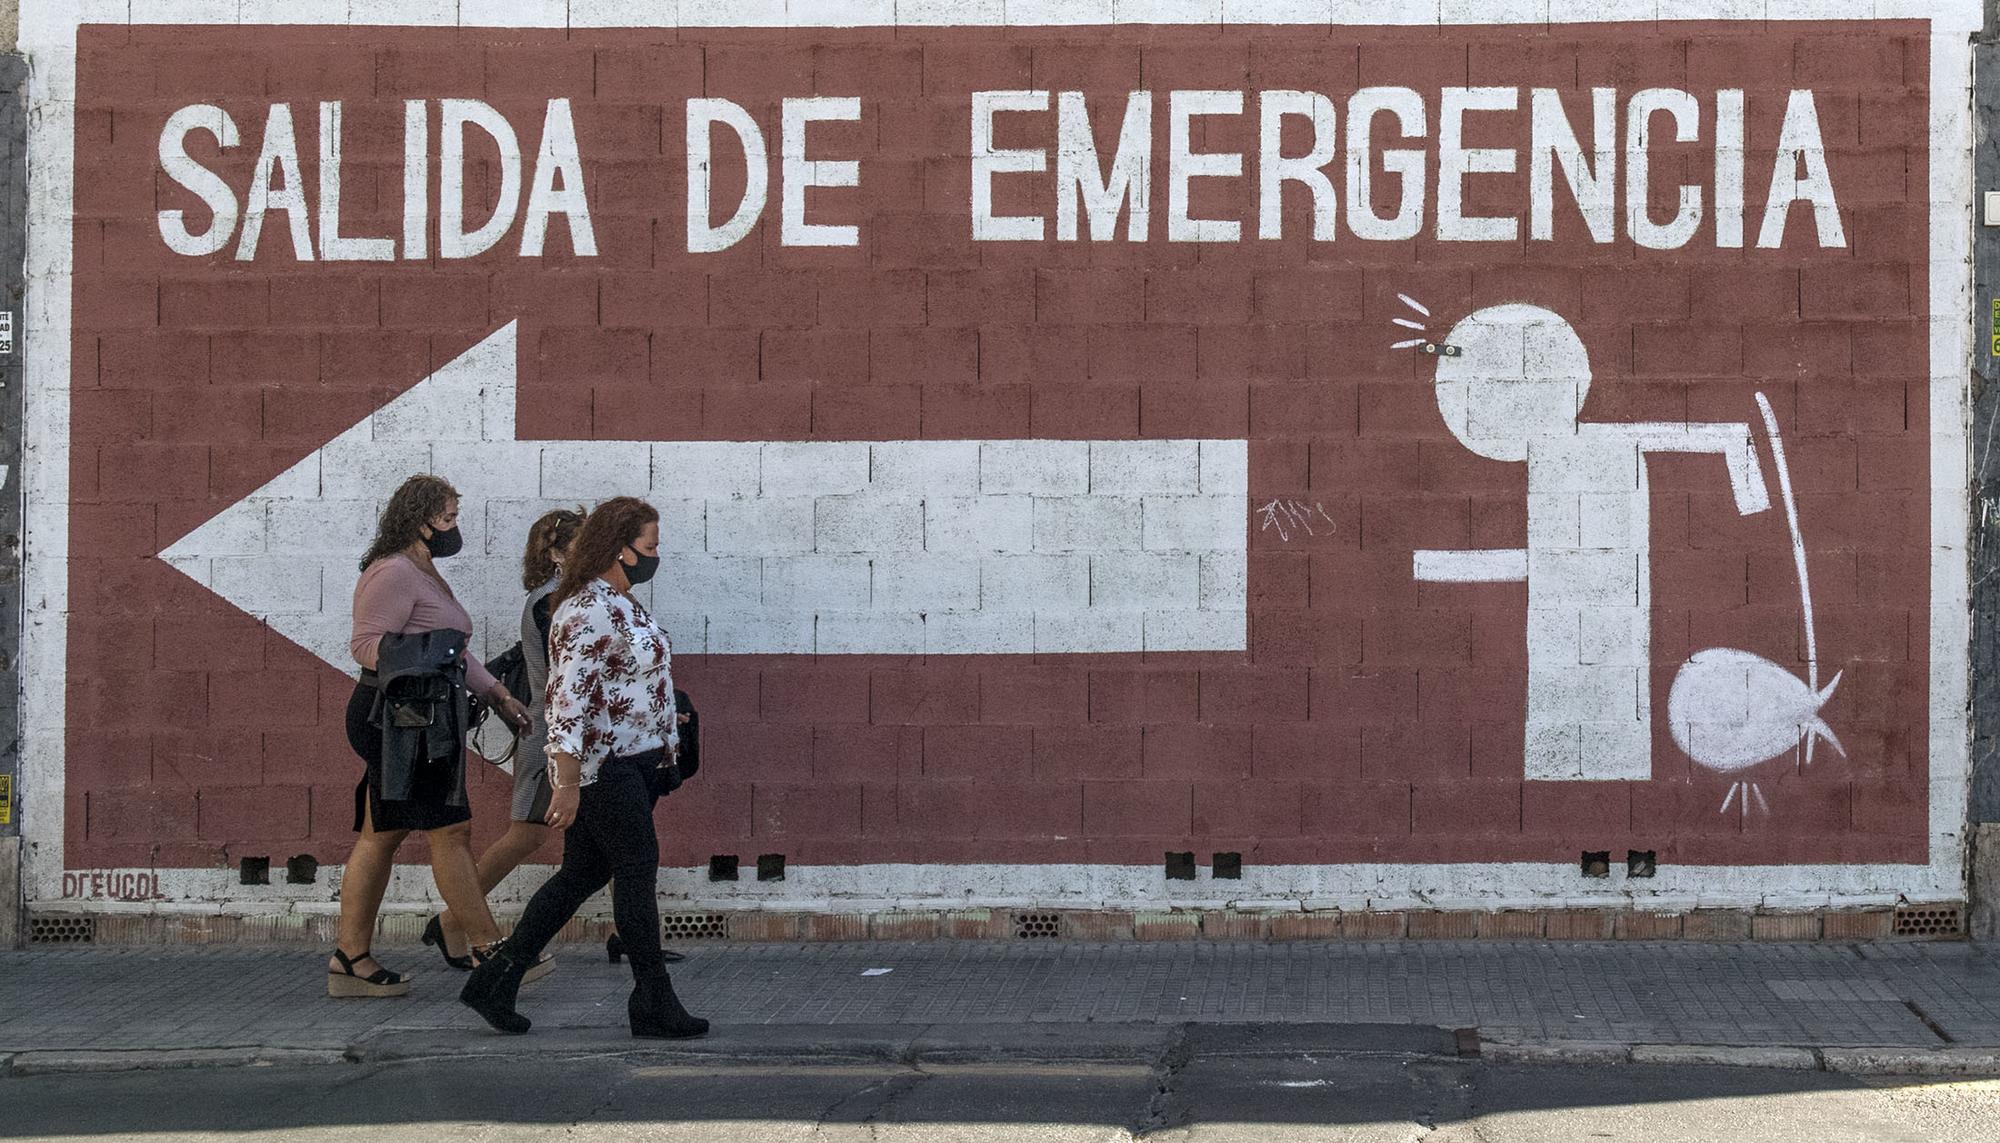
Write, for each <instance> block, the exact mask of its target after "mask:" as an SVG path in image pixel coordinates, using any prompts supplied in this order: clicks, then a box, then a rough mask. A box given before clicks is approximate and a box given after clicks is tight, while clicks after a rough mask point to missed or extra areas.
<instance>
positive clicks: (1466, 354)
mask: <svg viewBox="0 0 2000 1143" xmlns="http://www.w3.org/2000/svg"><path fill="white" fill-rule="evenodd" d="M1445 344H1447V345H1450V346H1453V347H1455V348H1457V349H1458V350H1459V352H1458V354H1457V355H1456V356H1452V357H1447V356H1443V355H1439V357H1438V359H1437V402H1438V410H1439V411H1440V412H1442V413H1443V414H1444V423H1445V424H1446V425H1447V426H1449V427H1450V428H1451V432H1452V435H1453V436H1455V437H1457V438H1458V439H1459V442H1460V443H1462V444H1464V445H1465V447H1466V448H1469V449H1471V450H1472V451H1473V452H1475V453H1478V454H1479V455H1480V456H1483V457H1486V458H1488V459H1489V460H1513V461H1521V460H1526V459H1528V444H1529V442H1530V441H1532V440H1534V439H1535V438H1537V437H1559V436H1560V437H1567V436H1573V435H1574V434H1575V433H1576V420H1577V415H1578V413H1579V412H1581V411H1582V409H1583V399H1584V396H1585V395H1586V394H1587V393H1588V392H1589V391H1590V355H1589V354H1588V353H1586V352H1585V351H1584V348H1583V340H1582V339H1581V338H1579V337H1577V335H1576V331H1575V330H1574V329H1571V328H1570V324H1569V323H1568V322H1566V321H1564V320H1563V319H1562V318H1561V317H1559V316H1558V315H1556V314H1555V313H1554V312H1552V311H1550V310H1545V309H1543V308H1542V307H1540V306H1530V305H1520V304H1510V305H1504V306H1488V307H1487V308H1485V309H1483V310H1478V311H1475V312H1474V313H1472V314H1471V315H1469V316H1467V317H1465V318H1464V319H1462V320H1460V321H1459V323H1458V324H1457V325H1455V326H1453V327H1452V328H1451V333H1450V334H1448V335H1446V337H1445Z"/></svg>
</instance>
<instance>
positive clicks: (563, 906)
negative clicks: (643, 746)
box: [507, 757, 665, 979]
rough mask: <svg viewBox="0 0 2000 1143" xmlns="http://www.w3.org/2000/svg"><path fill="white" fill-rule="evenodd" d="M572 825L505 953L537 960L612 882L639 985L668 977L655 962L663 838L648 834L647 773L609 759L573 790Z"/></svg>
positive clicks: (615, 913)
mask: <svg viewBox="0 0 2000 1143" xmlns="http://www.w3.org/2000/svg"><path fill="white" fill-rule="evenodd" d="M577 793H578V801H577V808H576V822H575V824H573V825H571V826H570V827H569V829H568V830H567V831H566V832H565V833H564V834H563V857H562V868H560V869H558V870H556V872H555V875H554V876H553V877H550V878H549V879H548V881H547V882H545V883H544V884H543V885H542V887H541V888H540V889H537V890H535V895H534V897H533V898H532V899H531V900H529V902H528V907H527V908H526V909H525V910H523V911H522V913H521V921H520V923H519V924H517V925H515V926H514V934H513V936H511V937H509V938H508V940H507V946H508V948H509V949H511V950H512V951H514V952H515V953H517V954H518V955H520V956H521V957H522V958H523V959H525V960H533V959H534V958H535V957H537V956H540V955H541V952H542V949H543V948H545V947H547V945H548V943H549V942H550V941H552V940H554V939H555V937H556V934H557V933H558V932H560V931H561V930H562V927H563V926H564V925H566V924H568V923H569V919H570V918H571V917H574V916H576V911H577V910H578V909H581V908H582V907H583V903H584V902H585V901H586V900H589V898H590V895H591V894H593V893H595V892H597V891H598V890H599V889H602V888H604V885H605V882H607V881H608V882H610V883H611V914H612V918H613V919H614V920H615V921H616V923H617V925H618V939H619V941H620V942H622V943H623V944H624V946H625V955H626V956H628V957H630V958H631V959H632V975H633V977H635V978H638V979H644V978H646V977H648V976H657V975H658V974H659V973H661V972H663V971H665V962H664V961H663V960H662V959H661V956H660V901H659V896H658V873H659V869H660V839H659V835H658V834H657V833H656V832H654V829H653V795H652V791H651V790H650V789H648V787H647V785H646V776H645V772H644V770H643V769H642V768H641V767H640V766H639V765H635V764H634V763H633V762H631V761H628V760H626V759H623V758H615V757H614V758H607V759H605V761H604V765H603V766H601V767H599V768H598V771H597V781H595V782H592V783H591V784H590V785H588V786H585V787H584V788H583V789H581V790H579V791H578V792H577Z"/></svg>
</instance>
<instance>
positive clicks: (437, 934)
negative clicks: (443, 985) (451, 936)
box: [424, 913, 473, 972]
mask: <svg viewBox="0 0 2000 1143" xmlns="http://www.w3.org/2000/svg"><path fill="white" fill-rule="evenodd" d="M424 943H425V944H427V945H429V946H431V947H432V948H434V949H436V950H437V951H438V955H439V956H441V957H443V958H444V962H445V963H446V964H448V965H450V966H451V967H453V968H455V969H457V970H458V971H460V972H471V971H472V969H473V960H472V953H471V952H469V951H468V952H467V953H466V954H465V955H464V956H453V955H451V947H450V946H449V945H447V944H445V943H444V914H443V913H439V914H437V915H436V916H434V917H432V918H431V923H430V924H428V925H425V926H424Z"/></svg>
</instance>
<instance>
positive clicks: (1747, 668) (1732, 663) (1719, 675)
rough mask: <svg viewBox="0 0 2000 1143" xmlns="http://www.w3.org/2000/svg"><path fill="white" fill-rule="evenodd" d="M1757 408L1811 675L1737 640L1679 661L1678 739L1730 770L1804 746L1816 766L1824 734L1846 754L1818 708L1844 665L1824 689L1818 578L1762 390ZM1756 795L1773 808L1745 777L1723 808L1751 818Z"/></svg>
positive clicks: (1670, 699) (1674, 707)
mask: <svg viewBox="0 0 2000 1143" xmlns="http://www.w3.org/2000/svg"><path fill="white" fill-rule="evenodd" d="M1757 411H1758V412H1759V413H1760V414H1762V416H1763V418H1764V429H1765V431H1766V432H1768V433H1770V435H1771V458H1772V460H1773V462H1774V465H1775V467H1776V468H1777V470H1778V492H1779V494H1780V495H1781V496H1782V497H1783V498H1784V501H1785V526H1786V528H1787V529H1788V530H1789V531H1790V532H1791V536H1792V565H1793V567H1794V568H1795V569H1796V571H1797V573H1798V577H1799V605H1800V607H1799V610H1800V612H1801V613H1802V615H1803V617H1804V623H1805V635H1806V677H1805V679H1804V680H1800V678H1799V677H1798V676H1797V675H1794V674H1792V673H1791V672H1790V671H1787V670H1786V669H1785V668H1783V667H1781V666H1779V665H1778V664H1776V663H1774V662H1772V661H1771V660H1769V659H1767V658H1765V657H1764V656H1762V655H1754V654H1751V653H1750V652H1748V651H1739V650H1736V649H1734V648H1731V647H1711V648H1709V649H1708V650H1705V651H1697V652H1695V653H1694V655H1693V656H1691V657H1690V658H1689V659H1688V661H1687V662H1685V663H1683V664H1681V669H1680V671H1679V672H1678V673H1676V674H1675V675H1674V685H1673V689H1672V690H1670V691H1668V692H1667V718H1668V720H1669V722H1668V727H1669V729H1670V730H1671V731H1672V732H1673V736H1674V743H1675V744H1676V745H1678V746H1679V747H1680V748H1681V750H1683V751H1684V752H1686V754H1687V756H1688V757H1689V758H1692V759H1694V760H1695V761H1696V762H1697V763H1699V764H1700V765H1702V766H1705V767H1707V768H1709V769H1711V770H1715V771H1718V772H1720V773H1725V774H1734V773H1738V772H1740V771H1743V770H1747V769H1749V768H1750V767H1752V766H1755V765H1757V764H1758V763H1760V762H1767V761H1769V760H1771V759H1773V758H1776V757H1779V756H1780V755H1783V754H1786V753H1788V752H1790V751H1791V750H1793V749H1796V748H1799V747H1800V746H1803V747H1804V750H1805V762H1806V764H1807V765H1811V764H1812V758H1813V745H1814V744H1815V743H1816V742H1818V741H1819V740H1820V739H1822V738H1824V739H1826V742H1827V745H1829V746H1831V747H1833V749H1834V750H1835V752H1837V753H1839V754H1840V755H1841V756H1842V757H1846V756H1847V750H1846V749H1845V748H1844V747H1842V746H1841V745H1840V739H1839V738H1838V737H1836V736H1835V735H1834V733H1833V728H1832V727H1830V726H1828V725H1827V724H1826V720H1825V719H1822V718H1821V717H1820V715H1819V710H1820V707H1822V706H1825V705H1826V700H1828V699H1830V698H1832V697H1833V691H1834V688H1835V687H1838V686H1839V685H1840V672H1838V671H1836V672H1834V676H1833V681H1832V682H1830V683H1828V684H1827V685H1826V689H1825V690H1821V689H1820V686H1819V636H1818V633H1817V632H1816V631H1815V630H1814V629H1813V605H1812V579H1811V577H1810V576H1808V575H1807V574H1806V543H1805V537H1804V536H1803V535H1802V534H1801V533H1800V531H1799V509H1798V504H1797V502H1796V501H1795V500H1794V499H1793V498H1792V473H1791V468H1790V466H1789V465H1787V463H1786V461H1785V440H1784V436H1783V435H1782V434H1781V433H1780V432H1779V431H1778V417H1777V414H1775V413H1773V412H1772V411H1771V402H1770V401H1769V400H1768V399H1766V398H1765V396H1764V394H1762V393H1759V394H1757ZM1752 798H1754V799H1756V802H1757V807H1758V808H1759V809H1761V810H1764V811H1766V812H1769V810H1770V804H1769V803H1768V802H1766V801H1765V800H1764V791H1763V789H1762V788H1761V787H1759V786H1758V784H1757V783H1756V782H1753V781H1749V780H1747V779H1746V780H1744V781H1740V782H1737V783H1735V784H1733V785H1731V786H1730V787H1729V793H1728V794H1726V795H1725V796H1724V797H1723V799H1722V812H1723V813H1728V812H1729V807H1730V806H1731V805H1732V804H1733V805H1735V806H1736V807H1737V812H1738V813H1739V814H1741V815H1742V816H1743V817H1745V818H1748V817H1749V815H1750V802H1751V799H1752Z"/></svg>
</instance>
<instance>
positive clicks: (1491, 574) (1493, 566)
mask: <svg viewBox="0 0 2000 1143" xmlns="http://www.w3.org/2000/svg"><path fill="white" fill-rule="evenodd" d="M1413 563H1414V565H1415V566H1414V567H1413V568H1412V569H1411V571H1412V574H1413V577H1414V578H1415V579H1416V580H1417V581H1418V582H1419V583H1521V582H1524V581H1526V580H1527V578H1528V549H1526V548H1471V549H1465V548H1442V549H1440V548H1419V549H1418V550H1417V552H1416V554H1415V558H1414V560H1413Z"/></svg>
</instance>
